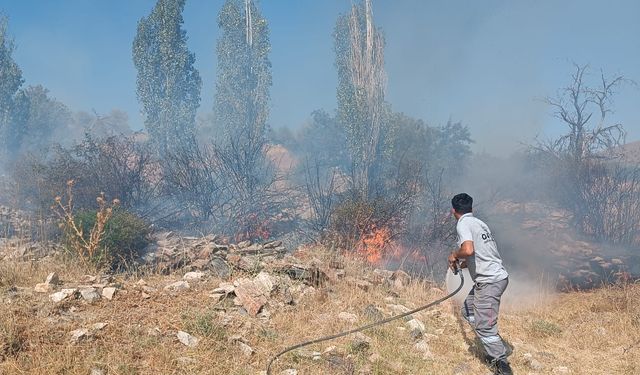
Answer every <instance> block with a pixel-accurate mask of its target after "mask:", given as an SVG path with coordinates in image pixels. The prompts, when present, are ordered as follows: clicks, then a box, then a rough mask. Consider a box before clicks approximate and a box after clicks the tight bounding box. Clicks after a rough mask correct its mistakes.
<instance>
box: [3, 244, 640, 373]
mask: <svg viewBox="0 0 640 375" xmlns="http://www.w3.org/2000/svg"><path fill="white" fill-rule="evenodd" d="M223 242H224V241H222V240H219V239H217V238H216V237H214V236H208V237H202V238H195V237H183V236H180V235H178V234H177V233H169V232H165V233H159V234H157V235H156V237H155V241H154V245H153V246H152V247H150V249H149V250H150V251H149V253H148V255H147V260H148V262H150V263H151V264H153V265H154V266H153V267H151V268H150V269H149V270H146V271H141V272H140V273H138V274H126V275H125V274H115V275H114V274H102V273H98V274H86V270H84V269H82V268H81V267H78V266H77V264H73V263H69V262H68V261H66V260H64V259H62V258H61V257H60V256H59V255H55V254H56V252H55V249H54V251H49V252H47V251H41V250H42V249H46V248H47V246H46V245H38V246H26V247H25V249H26V250H25V251H24V252H22V250H20V251H18V252H17V253H16V251H15V247H12V246H9V242H6V243H5V246H4V247H3V252H2V254H3V256H4V260H3V262H2V267H1V268H0V288H1V298H2V300H1V305H0V316H2V330H1V331H0V338H1V340H2V341H1V343H0V344H1V345H2V346H1V348H0V373H3V374H4V373H7V374H55V373H59V374H92V375H98V374H201V373H202V374H264V370H265V366H266V363H267V361H268V359H269V358H270V357H271V356H272V355H274V354H275V353H277V352H279V351H280V350H282V349H284V348H285V347H287V346H289V345H293V344H296V343H298V342H300V341H305V340H308V339H312V338H315V337H318V336H323V335H328V334H332V333H336V332H338V331H341V330H345V329H350V328H353V327H356V326H359V325H362V324H366V323H369V322H372V321H376V320H380V319H382V318H385V317H389V316H392V315H395V314H398V313H402V312H405V311H408V310H409V309H412V308H415V307H417V306H419V305H421V304H424V303H426V302H428V301H431V300H433V299H436V298H439V297H441V296H442V295H444V293H445V292H444V291H443V290H442V289H441V288H440V286H439V285H436V284H434V283H432V282H428V281H425V280H415V279H412V278H411V277H410V276H409V275H408V274H406V273H404V272H402V271H397V272H391V271H387V270H381V269H376V268H373V267H370V266H368V265H367V264H366V263H364V262H363V261H361V260H358V259H351V258H349V257H344V256H340V255H336V254H334V253H330V252H328V251H327V250H326V249H322V248H315V247H309V248H300V249H295V250H294V249H286V248H284V247H283V246H282V244H281V243H280V242H278V241H272V242H267V243H260V244H252V243H250V242H244V243H240V244H224V243H223ZM22 245H23V244H19V243H18V244H17V246H18V247H19V246H22ZM33 249H35V251H32V250H33ZM43 253H47V254H49V255H48V256H42V254H43ZM9 254H12V255H11V256H9ZM16 254H18V255H19V256H18V255H16ZM20 254H21V255H20ZM525 297H526V298H527V300H528V302H529V303H527V305H526V307H522V306H519V304H518V303H511V304H509V306H507V307H505V309H504V311H503V313H502V317H501V319H502V320H501V323H500V324H501V329H502V332H503V334H504V337H505V339H506V340H507V341H508V342H509V343H510V344H511V345H512V346H513V348H514V352H513V355H512V356H511V362H512V363H513V366H514V368H515V369H516V373H522V374H569V373H571V374H633V373H638V372H640V367H639V364H640V341H639V340H638V337H640V310H638V307H637V306H638V305H637V300H638V298H640V286H637V285H632V284H627V285H624V286H619V287H609V288H605V289H601V290H597V291H592V292H588V293H564V294H557V295H556V294H548V295H542V294H538V295H535V296H533V295H530V296H523V298H525ZM456 310H457V308H456V307H455V306H453V304H452V303H449V302H447V303H444V304H442V305H440V306H437V307H435V308H433V309H430V310H427V311H425V312H422V313H418V314H415V315H413V316H410V317H408V318H407V319H403V320H399V321H396V322H393V323H389V324H387V325H385V326H382V327H380V328H375V329H373V330H370V331H366V332H364V333H362V334H355V335H351V336H348V337H345V338H341V339H338V340H334V341H329V342H325V343H321V344H317V345H312V346H309V347H307V348H303V349H300V350H296V351H294V352H293V353H289V354H287V355H285V356H283V357H282V358H281V359H280V360H279V361H277V362H276V366H275V371H274V374H289V375H291V374H487V373H489V371H488V369H487V368H486V366H484V364H483V363H482V361H481V360H480V357H481V351H480V350H479V345H478V343H477V342H476V340H475V339H474V336H473V333H472V332H471V330H470V329H469V327H467V326H466V325H465V324H463V323H462V321H461V320H460V319H459V317H458V315H457V313H456Z"/></svg>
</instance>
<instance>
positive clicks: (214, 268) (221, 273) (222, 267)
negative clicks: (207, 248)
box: [209, 257, 231, 279]
mask: <svg viewBox="0 0 640 375" xmlns="http://www.w3.org/2000/svg"><path fill="white" fill-rule="evenodd" d="M209 269H210V270H211V274H212V275H213V276H215V277H218V278H221V279H228V278H229V276H231V268H230V267H229V265H228V264H227V262H225V261H224V260H223V259H222V258H218V257H213V258H212V259H211V261H210V262H209Z"/></svg>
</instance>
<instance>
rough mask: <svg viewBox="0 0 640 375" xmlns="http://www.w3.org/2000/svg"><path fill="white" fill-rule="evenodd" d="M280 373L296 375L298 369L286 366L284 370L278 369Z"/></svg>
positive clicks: (281, 374) (282, 374)
mask: <svg viewBox="0 0 640 375" xmlns="http://www.w3.org/2000/svg"><path fill="white" fill-rule="evenodd" d="M280 375H298V370H296V369H294V368H288V369H286V370H283V371H280Z"/></svg>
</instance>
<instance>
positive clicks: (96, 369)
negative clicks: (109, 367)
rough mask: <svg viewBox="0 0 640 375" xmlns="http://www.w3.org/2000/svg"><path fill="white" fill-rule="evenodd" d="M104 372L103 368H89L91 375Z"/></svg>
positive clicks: (98, 374)
mask: <svg viewBox="0 0 640 375" xmlns="http://www.w3.org/2000/svg"><path fill="white" fill-rule="evenodd" d="M105 374H106V372H104V370H103V369H101V368H92V369H91V375H105Z"/></svg>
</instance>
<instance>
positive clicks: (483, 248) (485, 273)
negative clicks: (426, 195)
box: [456, 213, 509, 283]
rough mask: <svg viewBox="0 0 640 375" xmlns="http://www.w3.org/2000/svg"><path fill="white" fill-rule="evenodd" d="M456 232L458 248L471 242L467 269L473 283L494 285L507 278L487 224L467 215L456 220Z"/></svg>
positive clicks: (470, 214)
mask: <svg viewBox="0 0 640 375" xmlns="http://www.w3.org/2000/svg"><path fill="white" fill-rule="evenodd" d="M456 231H457V232H458V241H457V242H458V247H460V246H461V245H462V243H463V242H465V241H473V248H474V254H473V255H472V256H470V257H468V258H467V267H469V273H470V274H471V277H472V278H473V280H474V281H475V282H478V283H495V282H498V281H501V280H504V279H506V278H507V277H508V276H509V274H508V273H507V270H506V269H505V268H504V266H503V265H502V258H501V257H500V253H499V252H498V246H497V245H496V241H495V240H494V239H493V236H492V235H491V231H490V230H489V227H488V226H487V224H485V223H484V222H483V221H482V220H480V219H478V218H476V217H474V216H473V214H472V213H468V214H464V215H462V216H461V217H460V219H458V224H457V225H456Z"/></svg>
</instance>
